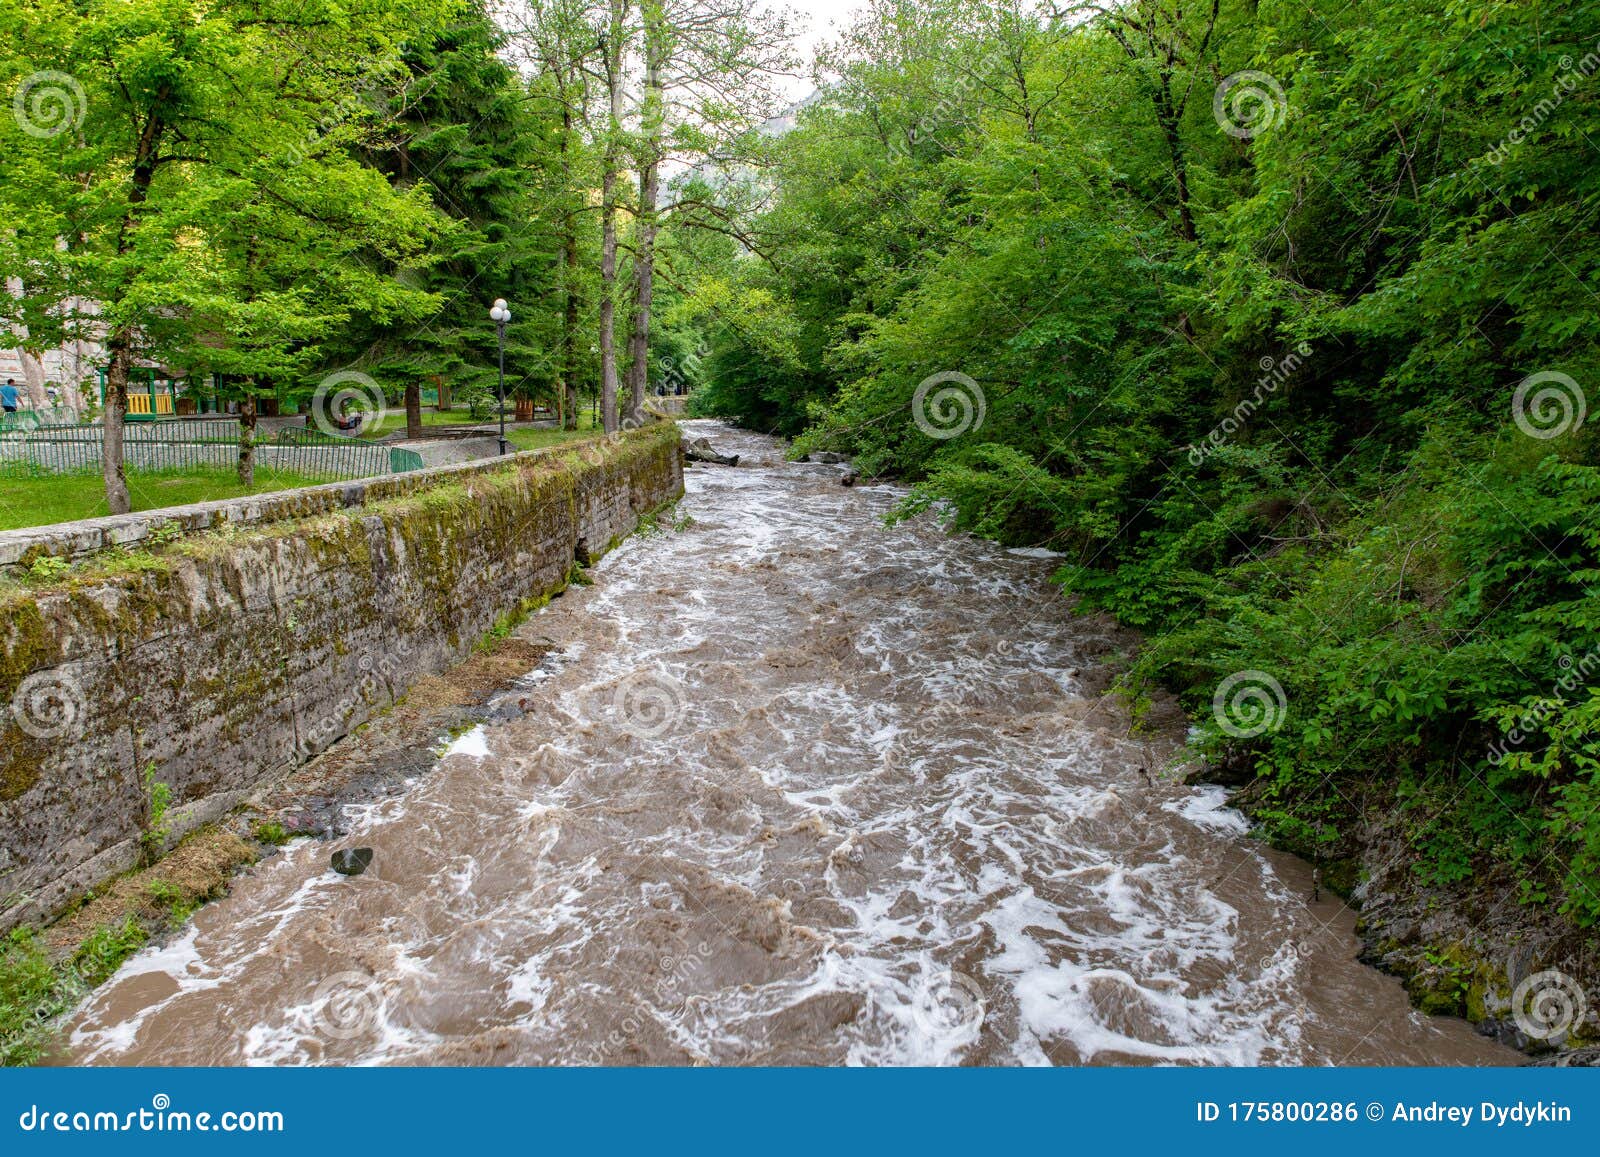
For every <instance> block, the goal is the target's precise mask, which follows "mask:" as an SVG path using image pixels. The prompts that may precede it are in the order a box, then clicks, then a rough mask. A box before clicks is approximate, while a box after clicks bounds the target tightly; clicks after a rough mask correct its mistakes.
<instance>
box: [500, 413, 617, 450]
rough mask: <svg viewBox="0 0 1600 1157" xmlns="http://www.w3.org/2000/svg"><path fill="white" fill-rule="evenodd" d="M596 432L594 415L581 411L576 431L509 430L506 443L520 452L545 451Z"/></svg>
mask: <svg viewBox="0 0 1600 1157" xmlns="http://www.w3.org/2000/svg"><path fill="white" fill-rule="evenodd" d="M595 430H596V427H595V424H594V419H593V417H592V415H591V414H590V413H589V411H588V410H581V411H579V413H578V428H577V429H576V430H507V431H506V441H507V442H510V443H511V444H512V445H513V446H515V447H516V448H517V449H518V450H543V449H544V448H545V447H547V446H559V445H561V443H563V442H571V441H574V440H576V439H578V438H588V437H590V436H591V435H593V434H594V433H595Z"/></svg>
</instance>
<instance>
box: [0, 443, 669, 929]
mask: <svg viewBox="0 0 1600 1157" xmlns="http://www.w3.org/2000/svg"><path fill="white" fill-rule="evenodd" d="M573 448H575V449H576V450H577V453H575V454H569V453H567V452H566V451H567V449H568V448H567V447H555V448H553V449H552V450H550V451H536V452H528V453H524V454H517V455H508V456H507V457H505V458H496V459H493V460H489V461H485V462H471V463H462V464H458V465H452V466H441V467H437V468H435V469H431V470H423V471H417V472H415V473H412V474H405V475H393V476H387V477H382V478H372V479H367V480H365V481H360V482H347V483H336V484H330V485H326V486H317V487H310V488H307V489H304V490H289V491H282V492H280V493H276V494H270V495H263V496H261V497H258V498H249V499H239V500H235V501H230V502H211V503H201V504H199V505H196V506H188V507H174V508H171V509H167V510H158V511H150V512H148V513H146V514H138V515H130V516H127V517H123V518H97V519H90V520H87V521H84V522H77V523H70V524H65V525H61V526H52V527H41V528H39V529H36V530H32V531H13V532H11V533H9V534H6V535H4V536H3V540H4V542H5V545H6V549H7V552H8V553H7V557H8V558H9V559H10V564H9V565H11V566H12V567H18V566H26V565H28V564H29V563H31V562H32V560H33V559H36V558H38V557H42V556H43V555H45V554H49V555H53V556H55V557H59V558H69V559H70V558H80V557H86V556H91V555H93V554H94V553H95V552H96V551H104V550H107V549H108V548H111V547H118V546H123V547H125V546H130V545H134V544H137V543H139V542H141V541H143V540H145V539H148V538H150V536H151V535H152V534H153V533H154V532H156V531H158V530H161V529H162V528H167V527H177V528H179V530H180V531H181V532H183V533H184V534H192V535H193V536H194V538H193V541H177V542H175V541H173V536H172V535H171V534H170V532H168V533H165V534H162V535H160V536H159V537H158V538H156V539H155V540H153V541H152V542H151V543H150V546H151V548H152V549H150V550H149V551H148V552H145V553H143V554H141V555H139V556H137V557H135V556H131V555H124V556H120V557H113V558H112V559H110V560H108V565H106V566H103V567H101V566H90V567H85V568H82V569H78V570H71V571H67V572H66V573H64V574H62V575H60V576H58V577H55V578H51V579H47V580H45V581H41V582H28V583H13V584H9V585H8V587H7V589H6V590H5V591H4V592H0V593H3V598H0V641H3V647H0V650H3V654H0V708H4V710H0V932H4V931H5V930H7V929H9V928H11V927H14V926H15V925H16V924H18V923H21V922H23V921H25V920H26V921H39V920H42V919H47V918H48V917H49V916H50V915H52V914H53V913H54V912H57V911H59V910H60V909H61V908H62V907H63V905H65V904H66V903H67V902H69V901H71V900H72V899H73V898H74V897H76V896H78V895H81V894H82V893H83V892H84V891H85V890H86V889H88V888H91V887H94V886H96V885H97V884H98V883H99V882H100V881H101V880H103V879H105V878H107V877H109V876H112V875H115V874H117V873H119V872H122V871H125V870H127V869H128V868H130V867H132V866H133V865H134V864H135V862H136V861H137V859H138V856H139V852H140V846H141V837H143V836H146V835H153V834H155V833H156V832H163V831H164V832H165V833H166V834H167V835H168V836H169V838H171V837H177V836H180V835H181V834H183V833H184V832H186V831H189V830H191V829H192V828H193V827H195V826H196V825H198V824H203V823H206V822H208V821H210V820H213V819H216V818H218V817H219V816H221V815H223V814H225V813H226V812H227V811H229V810H230V809H231V808H234V807H236V806H238V805H239V804H240V803H241V802H242V801H244V800H246V799H248V798H249V797H250V795H251V794H252V793H254V792H257V791H259V790H260V789H261V788H262V787H263V786H264V785H266V784H268V783H270V782H272V781H274V780H275V779H278V778H281V777H282V776H283V775H284V774H285V773H286V772H288V771H290V770H292V769H293V768H295V767H298V766H300V765H301V764H303V763H305V762H306V761H308V760H310V759H312V758H314V757H315V756H316V755H318V754H319V753H320V752H322V751H324V750H326V749H327V748H328V747H329V746H330V745H331V744H333V743H334V742H336V741H337V740H338V739H339V738H341V737H342V736H344V735H346V734H348V733H349V732H350V731H351V730H352V729H353V728H355V727H358V726H360V725H361V724H363V723H365V722H367V721H368V720H370V719H372V718H374V717H375V716H377V715H379V714H381V713H382V712H384V711H385V710H387V709H388V708H389V707H390V706H391V705H392V704H393V703H394V702H395V701H396V700H397V699H399V698H400V697H402V696H404V695H405V694H406V692H407V691H408V690H409V689H410V688H411V686H412V685H413V684H414V683H415V682H416V680H418V679H419V678H421V677H422V676H424V675H428V674H432V673H434V672H438V671H442V670H444V669H446V668H447V667H449V666H450V665H451V664H453V663H454V662H456V661H457V660H459V659H460V658H462V657H464V656H465V655H466V654H468V653H470V652H471V650H472V649H473V647H474V646H475V645H476V644H477V643H478V641H479V640H481V639H482V638H483V637H484V636H485V634H486V633H488V632H490V631H492V630H494V629H495V628H496V626H497V625H501V624H503V623H505V622H506V621H507V620H508V618H509V617H511V616H515V615H518V614H521V613H525V612H527V611H528V610H530V609H532V608H534V607H536V606H538V605H540V604H541V603H542V602H543V601H544V600H546V599H548V598H550V597H551V596H552V595H553V594H555V593H556V592H558V591H560V590H561V589H562V588H563V587H564V586H565V585H566V583H567V582H568V580H569V577H570V575H571V574H572V569H573V566H574V564H575V563H581V562H584V561H586V560H588V559H590V558H592V557H596V556H598V555H600V554H603V553H604V552H605V551H606V550H607V549H609V548H610V547H611V546H612V545H614V544H615V543H617V542H619V541H621V540H622V539H623V538H624V537H626V536H627V535H628V534H630V533H631V532H632V531H633V530H634V529H635V528H636V527H637V526H638V525H639V520H640V519H641V518H642V517H643V516H644V515H645V514H647V513H648V512H650V511H652V510H655V509H657V508H658V507H660V506H661V505H662V504H663V503H666V502H670V501H672V500H673V499H675V498H677V497H678V496H679V495H680V494H681V493H682V491H683V463H682V457H681V454H680V451H679V437H678V432H677V430H676V429H675V428H673V427H671V426H659V425H656V426H647V427H645V428H643V429H641V430H637V431H633V432H631V433H629V434H626V435H624V436H623V437H622V438H620V439H616V440H610V439H605V440H596V441H591V442H587V443H576V444H573ZM341 511H342V512H346V513H345V514H344V515H343V516H341V517H329V515H333V514H338V513H339V512H341ZM221 527H239V528H244V529H243V530H242V531H241V532H240V533H237V534H228V535H221V534H214V535H210V536H205V535H203V534H202V533H201V532H204V531H208V530H216V529H218V528H221ZM157 785H160V790H159V791H158V790H157ZM159 806H166V808H167V810H166V811H165V814H164V815H159V816H158V814H157V808H158V807H159Z"/></svg>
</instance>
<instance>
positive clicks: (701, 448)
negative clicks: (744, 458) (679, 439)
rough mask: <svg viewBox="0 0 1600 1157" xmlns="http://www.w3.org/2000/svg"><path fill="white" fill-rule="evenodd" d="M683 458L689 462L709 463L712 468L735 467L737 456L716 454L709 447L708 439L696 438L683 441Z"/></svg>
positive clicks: (737, 461)
mask: <svg viewBox="0 0 1600 1157" xmlns="http://www.w3.org/2000/svg"><path fill="white" fill-rule="evenodd" d="M683 456H684V457H685V458H687V459H688V460H689V461H691V462H709V463H711V464H712V465H713V466H737V465H738V464H739V455H737V454H718V453H717V451H716V448H715V447H713V446H712V445H711V439H710V438H696V439H694V441H692V442H691V441H689V440H687V439H685V440H684V443H683Z"/></svg>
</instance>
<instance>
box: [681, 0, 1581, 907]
mask: <svg viewBox="0 0 1600 1157" xmlns="http://www.w3.org/2000/svg"><path fill="white" fill-rule="evenodd" d="M824 63H825V65H826V66H827V70H828V73H829V75H830V76H831V78H832V79H831V82H830V83H828V84H827V85H826V86H825V87H824V89H823V90H822V92H821V93H820V96H819V99H817V100H816V101H815V102H814V103H813V104H812V105H811V106H810V107H809V108H807V109H805V110H804V111H803V112H802V113H801V115H800V117H799V123H798V127H797V128H796V129H795V130H794V131H793V132H790V133H788V134H787V135H783V136H781V137H777V138H775V139H772V140H770V141H767V142H764V146H763V149H762V152H761V163H762V169H761V172H762V176H761V178H760V182H759V183H760V184H761V185H762V187H763V188H765V189H767V190H768V191H770V194H771V196H770V204H769V205H768V206H767V207H766V208H765V210H764V211H763V212H761V213H759V214H756V215H753V216H751V217H749V218H748V219H747V220H746V223H745V230H746V234H745V248H744V249H743V250H740V249H738V248H737V247H735V246H732V245H731V244H730V245H728V246H726V247H724V248H721V249H717V248H715V247H713V246H709V245H706V246H702V247H700V248H699V249H697V250H692V251H691V250H687V249H686V250H684V256H685V257H687V258H692V259H693V273H692V276H691V275H687V274H686V275H684V276H685V279H687V280H690V281H692V286H693V291H692V293H691V294H690V295H689V297H688V299H687V300H686V302H685V303H684V305H683V307H682V308H683V309H684V310H686V311H688V312H691V313H693V314H694V316H695V317H696V318H697V319H698V320H699V322H700V323H701V324H703V325H704V326H706V327H707V328H708V329H709V330H710V332H711V333H712V334H713V335H714V336H713V338H712V349H711V354H710V358H709V365H710V372H709V375H708V377H709V380H710V383H711V384H710V385H709V387H708V388H707V389H705V390H704V391H702V392H701V393H700V394H699V395H697V398H696V405H697V407H698V409H699V412H701V413H705V414H717V415H726V416H731V417H735V418H737V419H739V420H741V421H743V422H745V423H747V424H749V425H751V426H754V427H758V428H761V429H765V430H774V431H777V432H780V433H783V434H787V435H791V436H795V437H797V438H798V447H799V448H800V449H802V450H816V449H831V450H836V451H845V452H848V453H850V454H853V455H854V456H855V459H856V462H857V463H858V464H859V466H860V467H861V468H862V469H863V470H864V471H866V472H868V473H876V474H880V475H890V476H895V477H900V478H905V479H910V480H912V481H914V482H915V485H916V490H915V496H914V497H913V498H912V499H911V501H910V502H909V503H908V505H907V508H906V509H907V512H914V511H918V510H924V509H929V508H937V509H938V510H939V511H941V512H942V513H944V514H945V515H947V516H948V518H949V519H950V521H951V523H952V525H953V526H954V527H956V528H959V529H963V530H968V531H973V532H976V533H978V534H982V535H987V536H990V537H993V538H995V539H998V540H1000V541H1003V542H1006V543H1012V544H1043V545H1046V546H1049V547H1051V548H1053V549H1054V550H1056V551H1059V552H1061V554H1062V556H1063V557H1062V559H1061V564H1062V565H1061V569H1060V572H1059V576H1058V577H1059V580H1060V582H1061V584H1062V585H1063V587H1064V588H1065V589H1066V590H1067V591H1070V592H1072V593H1073V594H1075V595H1077V596H1079V597H1080V598H1081V600H1082V602H1081V605H1082V606H1083V607H1085V608H1103V609H1105V610H1108V611H1110V612H1112V613H1114V614H1115V615H1116V616H1118V617H1119V618H1120V619H1121V620H1122V621H1124V622H1126V623H1129V624H1133V625H1135V626H1137V627H1139V628H1141V629H1142V630H1143V631H1144V632H1146V634H1147V636H1148V639H1149V642H1148V645H1147V647H1146V648H1145V649H1144V650H1143V652H1142V653H1141V655H1140V656H1139V657H1138V659H1137V661H1136V663H1135V665H1134V667H1133V669H1132V671H1131V673H1130V675H1129V677H1128V681H1127V686H1128V689H1129V690H1130V691H1131V692H1132V693H1134V694H1135V695H1138V694H1141V693H1143V692H1147V691H1148V690H1150V689H1151V688H1153V687H1155V686H1165V687H1169V688H1172V689H1175V690H1176V691H1177V692H1178V693H1179V694H1180V695H1181V696H1182V698H1183V699H1184V701H1185V702H1186V704H1187V705H1188V706H1189V707H1190V708H1191V709H1192V713H1193V716H1194V718H1195V720H1196V723H1197V725H1198V727H1199V729H1200V737H1199V739H1198V740H1197V742H1198V744H1199V745H1200V746H1201V747H1202V748H1203V749H1204V751H1205V752H1206V753H1207V754H1208V755H1209V757H1210V759H1211V761H1212V762H1213V764H1214V765H1216V766H1219V767H1220V768H1222V769H1224V770H1225V771H1227V772H1229V773H1231V774H1233V775H1235V776H1237V777H1238V778H1240V779H1242V780H1246V781H1248V782H1249V783H1250V784H1251V786H1250V788H1249V791H1248V795H1249V797H1250V798H1251V799H1253V801H1254V807H1255V810H1256V814H1257V815H1258V816H1259V817H1260V818H1262V819H1263V820H1265V821H1266V823H1267V824H1268V826H1269V828H1270V829H1271V830H1272V831H1273V833H1274V834H1275V835H1276V836H1277V838H1278V839H1280V840H1281V841H1282V842H1284V843H1286V844H1288V845H1289V846H1291V847H1294V848H1296V849H1297V850H1300V851H1302V852H1304V853H1306V854H1308V855H1310V856H1313V857H1316V858H1319V859H1322V858H1329V859H1336V858H1339V857H1341V856H1348V855H1350V854H1351V851H1352V849H1353V848H1354V847H1355V843H1354V839H1353V837H1354V835H1355V833H1356V830H1357V829H1358V828H1359V826H1360V825H1361V824H1363V823H1364V822H1366V821H1367V820H1368V819H1370V818H1371V817H1373V816H1378V817H1381V818H1383V819H1384V820H1385V822H1389V823H1393V824H1395V825H1398V826H1397V830H1398V831H1399V833H1400V835H1401V838H1402V840H1403V843H1404V845H1405V846H1407V847H1408V848H1409V854H1410V855H1411V856H1412V857H1413V858H1414V862H1415V871H1416V872H1417V873H1418V875H1419V876H1420V877H1421V878H1422V880H1423V881H1424V882H1427V883H1429V884H1451V883H1462V882H1466V881H1469V880H1473V879H1476V880H1478V881H1479V882H1481V883H1483V884H1484V886H1488V887H1497V886H1499V885H1500V884H1501V883H1504V884H1505V885H1506V888H1507V890H1508V891H1510V892H1511V894H1512V895H1513V896H1514V900H1511V901H1508V903H1521V904H1525V905H1530V906H1534V907H1536V908H1538V909H1541V910H1544V911H1547V912H1552V913H1553V912H1559V913H1561V914H1563V915H1562V918H1563V919H1566V920H1570V921H1572V922H1575V923H1576V924H1579V925H1584V926H1587V925H1592V924H1593V923H1595V922H1596V920H1600V882H1597V881H1600V742H1597V741H1596V739H1595V738H1594V736H1595V727H1596V724H1597V722H1600V695H1597V693H1596V688H1597V687H1600V683H1596V679H1597V677H1600V599H1597V598H1596V597H1595V596H1596V594H1597V593H1600V592H1597V584H1600V502H1597V498H1600V469H1597V466H1600V459H1597V454H1596V444H1595V437H1594V427H1593V425H1592V424H1585V422H1584V417H1585V411H1586V405H1587V403H1586V394H1587V395H1589V396H1590V397H1592V395H1593V391H1594V389H1595V388H1596V385H1597V383H1600V311H1597V308H1596V306H1597V304H1600V227H1597V226H1600V167H1597V165H1596V163H1595V162H1596V159H1597V155H1600V154H1597V150H1600V145H1597V142H1600V23H1597V21H1596V19H1595V11H1594V9H1593V7H1592V6H1590V5H1584V4H1580V3H1576V2H1561V0H1557V2H1550V3H1538V4H1513V3H1500V2H1494V0H1406V2H1400V0H1355V2H1353V3H1351V2H1348V0H1295V2H1293V3H1288V2H1286V0H1260V2H1259V3H1257V2H1254V0H1219V2H1217V3H1214V4H1187V5H1185V4H1176V3H1173V2H1172V0H1125V2H1122V3H1107V4H1082V5H1070V6H1063V7H1062V8H1061V9H1059V10H1058V11H1056V12H1055V13H1054V14H1053V15H1052V14H1051V13H1049V12H1041V10H1039V9H1038V8H1036V7H1033V6H1028V5H1023V4H1019V3H1011V2H1002V3H998V4H996V3H970V2H967V0H896V2H893V3H890V2H882V3H875V4H872V5H871V6H870V7H869V8H868V10H867V12H866V13H865V15H864V16H863V18H862V19H861V20H860V21H859V22H858V23H857V24H856V25H855V27H854V28H853V29H851V30H850V31H849V32H848V34H846V35H845V36H844V37H843V38H842V40H841V41H840V42H839V44H838V45H837V46H836V47H835V48H834V49H832V50H831V54H830V55H829V57H828V58H827V59H826V60H825V62H824ZM1025 629H1026V624H1025V622H1019V630H1025ZM1348 882H1351V883H1353V882H1355V880H1353V879H1352V880H1350V881H1348Z"/></svg>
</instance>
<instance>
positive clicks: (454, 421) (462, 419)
mask: <svg viewBox="0 0 1600 1157" xmlns="http://www.w3.org/2000/svg"><path fill="white" fill-rule="evenodd" d="M509 404H510V403H509V402H508V403H507V405H509ZM511 421H512V416H511V413H510V411H509V410H508V411H507V412H506V424H507V425H510V423H511ZM422 424H423V425H424V426H483V427H484V428H485V429H488V428H490V427H494V426H497V425H498V424H499V419H498V418H496V417H495V415H493V414H491V415H489V417H487V418H485V419H483V420H482V421H477V422H475V421H473V419H472V415H471V414H470V413H468V412H467V408H466V407H465V406H461V407H460V408H459V409H455V410H449V411H446V412H444V413H440V412H439V411H437V410H423V411H422ZM405 429H406V413H405V411H404V410H400V409H391V410H390V411H389V413H388V415H387V417H385V418H384V421H383V424H382V425H381V426H379V427H378V428H377V429H376V430H365V431H363V432H362V433H361V434H359V435H357V437H361V438H388V437H390V436H392V435H394V434H403V433H405ZM593 429H594V417H593V414H592V413H591V412H590V411H589V410H588V409H587V408H584V409H582V410H580V411H579V412H578V434H579V435H582V434H586V433H589V432H590V431H592V430H593ZM527 434H536V435H541V436H546V440H544V441H535V442H527V441H526V439H525V438H522V437H519V436H520V435H527ZM575 436H576V435H574V434H573V433H572V431H570V430H569V431H567V432H566V434H565V435H564V436H562V432H561V431H560V430H508V431H507V432H506V440H507V441H508V442H516V444H517V448H518V449H521V450H534V449H538V448H541V447H544V446H553V445H555V444H556V443H558V442H565V441H567V440H569V439H571V438H573V437H575Z"/></svg>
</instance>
